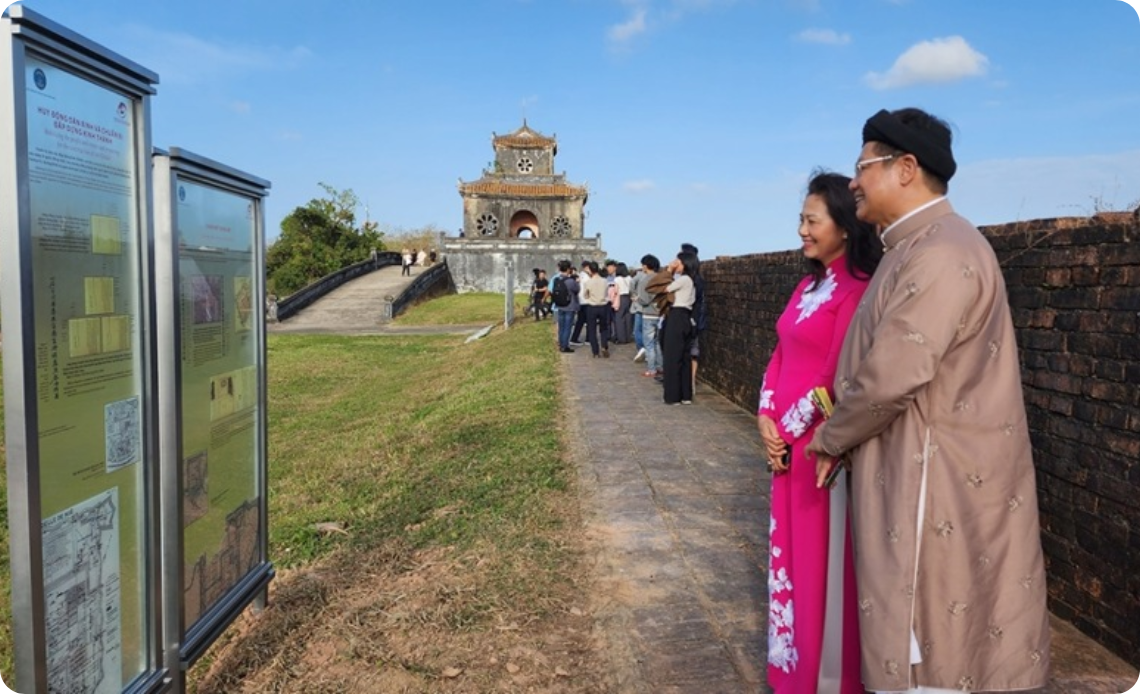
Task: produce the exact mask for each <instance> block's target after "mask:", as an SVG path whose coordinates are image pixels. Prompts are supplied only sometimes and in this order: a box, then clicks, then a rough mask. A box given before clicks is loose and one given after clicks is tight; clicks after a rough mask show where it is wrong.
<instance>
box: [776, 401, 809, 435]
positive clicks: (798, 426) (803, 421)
mask: <svg viewBox="0 0 1140 694" xmlns="http://www.w3.org/2000/svg"><path fill="white" fill-rule="evenodd" d="M814 419H815V405H814V404H813V403H812V401H811V395H810V394H809V395H805V396H803V397H802V398H800V399H799V400H797V401H796V403H795V404H794V405H792V406H791V407H789V408H788V411H787V412H785V413H784V416H783V417H781V418H780V423H781V424H783V425H784V429H785V430H786V431H787V432H788V433H789V434H791V435H792V436H795V437H796V438H797V439H798V438H799V437H801V436H803V435H804V432H805V431H807V428H808V427H809V426H811V423H812V421H813V420H814Z"/></svg>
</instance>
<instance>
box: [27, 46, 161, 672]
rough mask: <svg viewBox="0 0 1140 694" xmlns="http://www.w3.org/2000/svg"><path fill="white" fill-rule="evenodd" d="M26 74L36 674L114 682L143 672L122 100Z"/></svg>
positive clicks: (140, 373)
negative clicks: (40, 605) (39, 667)
mask: <svg viewBox="0 0 1140 694" xmlns="http://www.w3.org/2000/svg"><path fill="white" fill-rule="evenodd" d="M25 70H26V71H27V74H28V76H29V77H31V79H30V80H29V82H30V83H31V89H29V90H28V93H27V104H26V108H27V136H28V191H29V196H28V197H29V203H30V204H29V210H30V214H31V221H32V246H31V250H32V297H33V305H34V307H35V308H34V316H35V365H36V381H37V383H36V398H37V405H38V408H39V448H40V490H41V491H40V494H41V496H40V513H41V520H42V523H43V530H42V533H43V554H44V557H43V564H44V600H45V607H46V614H45V617H46V629H47V668H48V682H49V683H50V686H51V688H52V689H53V690H57V689H58V691H84V692H94V693H98V694H103V692H119V691H122V687H123V683H124V682H130V681H131V680H132V679H134V678H135V677H136V676H137V675H139V674H141V673H142V672H143V670H144V668H145V662H144V661H145V658H144V650H145V649H144V647H143V645H144V644H143V642H144V628H143V619H144V615H145V614H146V609H147V606H146V603H145V594H144V591H143V590H142V586H144V585H145V575H144V574H145V571H146V557H145V556H144V552H145V535H144V533H143V528H144V527H145V516H146V503H145V502H146V488H145V482H144V466H143V465H140V464H139V463H140V461H141V459H142V454H143V448H142V441H143V429H142V406H143V400H144V398H145V397H146V394H145V393H144V392H143V380H144V368H145V364H144V360H143V348H142V344H141V333H140V331H139V329H138V328H139V323H138V317H139V316H140V311H141V310H142V307H143V305H144V304H143V303H142V301H141V292H142V287H141V282H140V276H139V275H140V272H141V271H142V269H143V263H142V262H141V253H142V250H143V249H142V248H141V247H140V243H141V242H142V240H143V239H145V236H144V235H142V234H140V230H139V220H138V206H137V204H136V200H137V198H138V195H139V183H138V175H137V171H136V162H137V151H136V147H137V143H136V140H135V138H134V137H133V136H132V132H133V128H134V125H133V123H132V120H131V119H132V113H131V112H132V109H131V108H129V106H128V102H129V101H130V99H129V98H128V97H127V96H125V95H123V94H120V93H118V92H115V91H114V90H111V89H108V88H106V87H102V86H99V85H97V84H93V83H92V82H89V81H87V80H85V79H83V78H81V77H78V76H76V75H74V74H72V73H70V72H68V71H66V70H64V69H61V68H59V67H57V66H55V65H53V64H51V63H50V62H47V61H46V60H41V59H36V58H31V57H29V59H28V61H27V64H26V67H25ZM76 663H79V664H80V666H79V667H76V666H75V665H76Z"/></svg>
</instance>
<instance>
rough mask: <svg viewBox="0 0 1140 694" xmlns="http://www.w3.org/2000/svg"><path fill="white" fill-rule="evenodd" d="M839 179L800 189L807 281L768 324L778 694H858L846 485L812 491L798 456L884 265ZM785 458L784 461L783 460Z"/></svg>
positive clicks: (772, 634)
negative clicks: (818, 398)
mask: <svg viewBox="0 0 1140 694" xmlns="http://www.w3.org/2000/svg"><path fill="white" fill-rule="evenodd" d="M849 182H850V179H848V178H847V177H846V176H841V175H839V174H832V173H817V174H816V175H814V176H813V178H812V179H811V181H810V182H809V183H808V193H807V196H806V197H805V199H804V203H803V211H802V212H801V213H800V226H799V235H800V239H801V240H802V242H803V253H804V258H805V260H806V262H807V265H808V268H809V274H808V276H807V277H805V278H804V279H803V280H802V281H800V283H799V284H798V285H797V286H796V289H795V292H793V294H792V298H791V300H790V301H789V302H788V306H787V308H786V309H784V313H783V314H782V315H781V316H780V319H779V321H778V322H777V323H776V333H777V336H778V337H779V341H778V342H777V344H776V349H775V352H774V353H773V354H772V359H771V361H770V362H769V363H768V368H767V369H766V370H765V372H764V382H763V385H762V386H761V387H760V407H759V411H758V412H757V424H758V426H759V428H760V435H761V438H762V439H763V440H764V445H765V448H766V449H767V452H768V459H769V461H770V463H771V465H772V470H773V476H772V495H771V509H772V517H771V525H770V528H769V535H770V546H769V566H768V683H769V685H770V686H771V687H772V689H773V691H774V692H775V693H776V694H863V686H862V684H861V678H860V674H859V663H860V657H859V626H858V621H857V618H856V612H855V609H856V607H855V595H856V593H855V571H854V566H853V564H852V558H851V535H850V532H849V530H848V527H847V491H846V484H845V480H844V479H843V478H844V476H843V475H841V476H840V480H839V482H838V483H837V484H836V485H835V486H834V487H833V488H831V489H819V488H817V487H816V469H815V461H814V460H810V459H808V458H806V457H805V456H804V449H805V448H806V447H807V445H808V443H809V442H811V438H812V436H811V435H812V433H813V432H814V430H815V427H816V426H818V424H819V423H820V422H821V421H822V420H823V415H822V413H821V412H819V411H818V409H817V408H816V406H815V405H814V404H813V403H812V400H811V398H810V393H811V391H812V389H814V388H817V387H823V388H826V389H827V391H828V394H829V395H830V396H831V397H832V398H834V391H833V389H832V382H833V381H834V379H835V368H836V362H837V361H838V359H839V350H840V348H841V347H842V345H843V338H844V336H845V335H846V333H847V326H848V324H849V323H850V322H851V317H852V316H853V315H854V313H855V309H856V308H857V307H858V305H859V301H860V299H861V298H862V296H863V292H864V290H866V288H867V283H868V281H869V280H870V278H871V275H872V274H873V273H874V271H875V268H876V267H877V266H878V263H879V260H880V258H882V254H883V251H882V245H881V244H880V243H879V240H878V238H877V235H876V233H875V230H874V228H873V227H871V226H870V225H867V224H864V223H863V222H860V221H859V220H858V219H857V218H856V217H855V199H854V197H853V196H852V194H851V192H850V191H849V190H848V188H847V185H848V183H849ZM785 455H786V456H787V457H786V458H785Z"/></svg>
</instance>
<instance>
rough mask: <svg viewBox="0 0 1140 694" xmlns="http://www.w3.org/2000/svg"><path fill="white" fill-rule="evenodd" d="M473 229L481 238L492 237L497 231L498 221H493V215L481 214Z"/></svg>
mask: <svg viewBox="0 0 1140 694" xmlns="http://www.w3.org/2000/svg"><path fill="white" fill-rule="evenodd" d="M475 228H476V229H478V230H479V233H480V234H482V235H483V236H494V235H495V232H496V231H498V230H499V220H497V219H495V215H493V214H490V213H487V214H483V215H481V216H480V217H479V219H476V220H475Z"/></svg>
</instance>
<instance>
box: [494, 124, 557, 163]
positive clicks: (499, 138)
mask: <svg viewBox="0 0 1140 694" xmlns="http://www.w3.org/2000/svg"><path fill="white" fill-rule="evenodd" d="M491 142H492V144H494V146H495V147H500V146H502V147H528V148H529V147H553V148H554V153H555V154H558V140H556V139H554V138H553V137H547V136H546V135H543V134H542V133H540V132H538V131H537V130H531V128H530V126H528V125H527V124H526V119H525V118H524V119H523V124H522V127H521V128H519V129H518V130H516V131H514V132H513V133H507V134H506V135H496V136H494V138H492V140H491Z"/></svg>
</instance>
